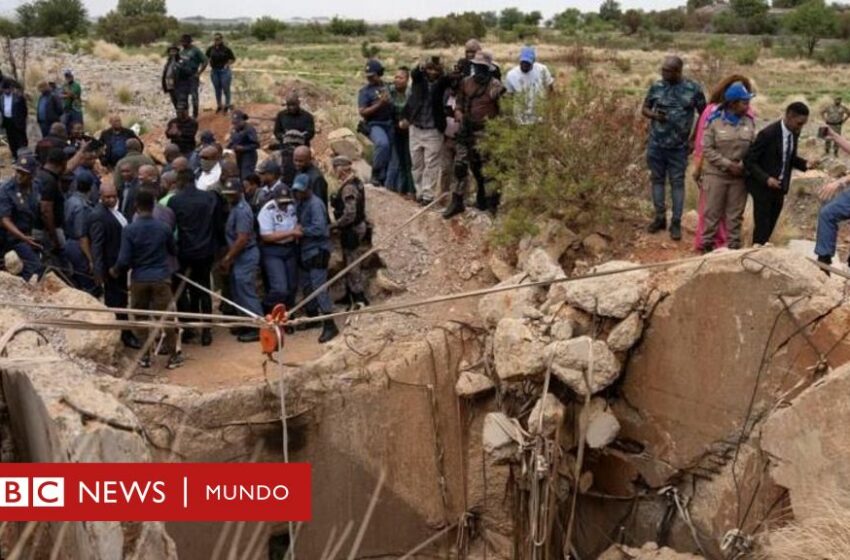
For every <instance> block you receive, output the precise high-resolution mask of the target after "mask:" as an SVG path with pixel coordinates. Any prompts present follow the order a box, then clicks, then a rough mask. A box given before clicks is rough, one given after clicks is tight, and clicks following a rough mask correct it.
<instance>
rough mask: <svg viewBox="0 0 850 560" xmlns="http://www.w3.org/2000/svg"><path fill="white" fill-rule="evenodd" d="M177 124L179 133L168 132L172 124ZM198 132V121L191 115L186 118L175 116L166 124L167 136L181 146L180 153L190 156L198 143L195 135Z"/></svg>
mask: <svg viewBox="0 0 850 560" xmlns="http://www.w3.org/2000/svg"><path fill="white" fill-rule="evenodd" d="M174 124H176V125H177V134H175V135H171V134H169V133H168V131H169V130H171V125H174ZM197 134H198V121H196V120H195V119H193V118H192V117H189V118H188V119H186V120H181V119H178V118H173V119H171V120H170V121H168V124H167V125H165V136H166V137H167V138H168V139H169V140H170V141H171V142H173V143H174V144H176V145H177V147H178V148H180V153H181V154H183V155H184V156H188V155H189V154H191V153H192V151H193V150H194V149H195V146H196V145H197V142H196V141H195V136H196V135H197Z"/></svg>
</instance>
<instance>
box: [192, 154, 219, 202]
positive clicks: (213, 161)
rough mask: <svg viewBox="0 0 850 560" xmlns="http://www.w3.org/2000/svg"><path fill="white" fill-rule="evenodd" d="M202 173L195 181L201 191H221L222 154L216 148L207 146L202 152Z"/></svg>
mask: <svg viewBox="0 0 850 560" xmlns="http://www.w3.org/2000/svg"><path fill="white" fill-rule="evenodd" d="M199 155H200V161H201V172H200V174H199V175H198V179H197V180H196V181H195V184H196V186H197V187H198V190H199V191H220V190H221V152H219V151H218V148H217V147H216V146H207V147H206V148H204V149H202V150H201V153H200V154H199Z"/></svg>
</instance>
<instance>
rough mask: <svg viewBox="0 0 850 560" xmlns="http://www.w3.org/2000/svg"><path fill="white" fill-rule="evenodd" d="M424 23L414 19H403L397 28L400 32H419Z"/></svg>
mask: <svg viewBox="0 0 850 560" xmlns="http://www.w3.org/2000/svg"><path fill="white" fill-rule="evenodd" d="M424 24H425V22H423V21H420V20H418V19H415V18H404V19H403V20H400V21H399V22H398V28H399V29H401V30H402V31H419V30H420V29H422V26H423V25H424Z"/></svg>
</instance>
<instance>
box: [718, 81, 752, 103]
mask: <svg viewBox="0 0 850 560" xmlns="http://www.w3.org/2000/svg"><path fill="white" fill-rule="evenodd" d="M755 96H756V95H755V94H754V93H750V92H749V91H747V88H746V87H744V84H742V83H741V82H735V83H734V84H732V85H730V86H729V87H728V88H726V91H725V92H724V93H723V99H724V100H726V101H749V100H750V99H752V98H753V97H755Z"/></svg>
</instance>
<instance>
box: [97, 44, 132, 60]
mask: <svg viewBox="0 0 850 560" xmlns="http://www.w3.org/2000/svg"><path fill="white" fill-rule="evenodd" d="M92 54H93V55H94V56H96V57H98V58H102V59H104V60H108V61H110V62H118V61H119V60H124V59H125V58H127V53H125V52H124V51H123V50H121V47H119V46H118V45H113V44H112V43H107V42H106V41H96V42H95V44H94V48H93V49H92Z"/></svg>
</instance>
